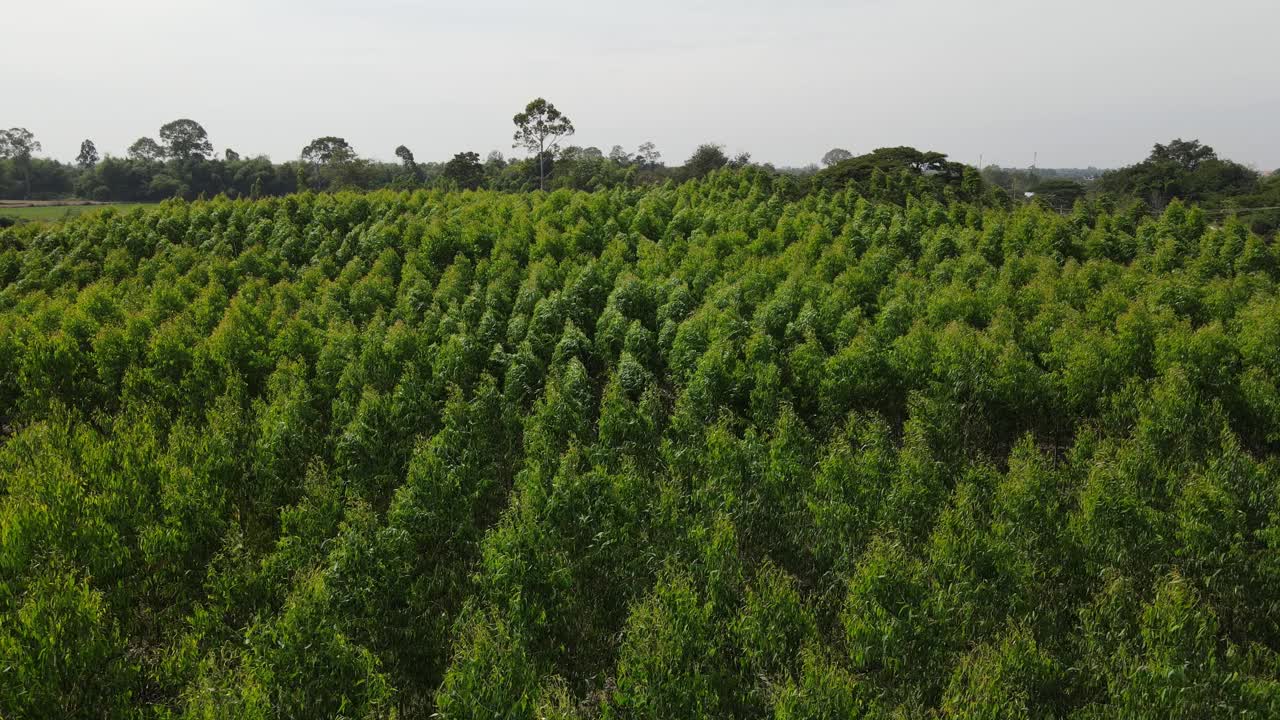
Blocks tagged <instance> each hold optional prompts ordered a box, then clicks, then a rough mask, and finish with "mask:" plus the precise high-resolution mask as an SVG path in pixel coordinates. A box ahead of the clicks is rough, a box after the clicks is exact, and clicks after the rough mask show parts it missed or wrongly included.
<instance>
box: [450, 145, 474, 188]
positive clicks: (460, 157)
mask: <svg viewBox="0 0 1280 720" xmlns="http://www.w3.org/2000/svg"><path fill="white" fill-rule="evenodd" d="M444 176H445V177H447V178H449V179H450V180H453V181H454V182H456V183H457V184H458V187H459V188H461V189H463V190H475V189H476V188H478V187H480V185H481V183H483V182H484V165H482V164H481V163H480V154H479V153H474V152H460V153H458V154H457V155H454V156H453V159H451V160H450V161H449V162H447V163H445V164H444Z"/></svg>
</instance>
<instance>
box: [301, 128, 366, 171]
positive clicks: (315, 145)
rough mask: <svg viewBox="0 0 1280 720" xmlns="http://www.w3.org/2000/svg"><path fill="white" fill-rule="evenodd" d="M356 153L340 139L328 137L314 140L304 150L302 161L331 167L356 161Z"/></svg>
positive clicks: (348, 144)
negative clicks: (330, 165) (334, 164)
mask: <svg viewBox="0 0 1280 720" xmlns="http://www.w3.org/2000/svg"><path fill="white" fill-rule="evenodd" d="M355 157H356V151H355V149H354V148H352V147H351V144H350V143H348V142H347V141H346V140H343V139H342V138H340V137H334V136H333V135H326V136H325V137H319V138H316V139H315V140H312V141H311V142H310V143H308V144H307V146H306V147H304V148H302V159H303V160H305V161H306V162H309V163H319V164H324V165H329V164H332V163H339V162H346V161H349V160H354V159H355Z"/></svg>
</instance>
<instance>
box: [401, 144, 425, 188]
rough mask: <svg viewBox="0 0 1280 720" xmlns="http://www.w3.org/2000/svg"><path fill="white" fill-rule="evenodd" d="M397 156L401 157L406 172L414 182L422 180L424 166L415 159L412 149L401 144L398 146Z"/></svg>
mask: <svg viewBox="0 0 1280 720" xmlns="http://www.w3.org/2000/svg"><path fill="white" fill-rule="evenodd" d="M396 157H398V158H400V164H401V166H403V167H404V171H405V174H407V175H408V176H409V177H411V178H413V180H414V182H422V167H421V166H419V165H418V163H417V162H416V161H415V160H414V159H413V151H412V150H410V149H409V148H407V147H405V146H404V145H401V146H399V147H397V148H396Z"/></svg>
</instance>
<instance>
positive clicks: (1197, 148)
mask: <svg viewBox="0 0 1280 720" xmlns="http://www.w3.org/2000/svg"><path fill="white" fill-rule="evenodd" d="M1217 159H1218V153H1217V151H1215V150H1214V149H1213V148H1211V147H1209V146H1208V145H1204V144H1201V142H1200V141H1199V140H1183V139H1182V138H1175V139H1174V140H1172V141H1171V142H1170V143H1169V144H1168V145H1161V144H1160V143H1156V145H1155V147H1154V148H1152V149H1151V157H1150V158H1149V160H1150V161H1152V162H1172V163H1176V164H1177V165H1180V166H1182V168H1183V169H1184V170H1187V171H1188V172H1192V171H1194V170H1195V169H1196V168H1197V167H1199V166H1200V163H1202V162H1204V161H1206V160H1217Z"/></svg>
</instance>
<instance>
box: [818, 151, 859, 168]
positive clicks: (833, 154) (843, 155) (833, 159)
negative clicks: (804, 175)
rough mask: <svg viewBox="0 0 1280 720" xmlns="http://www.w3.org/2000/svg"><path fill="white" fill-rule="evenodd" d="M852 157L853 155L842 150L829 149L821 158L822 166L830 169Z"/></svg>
mask: <svg viewBox="0 0 1280 720" xmlns="http://www.w3.org/2000/svg"><path fill="white" fill-rule="evenodd" d="M851 157H853V153H851V152H849V151H848V150H845V149H844V148H831V149H830V150H828V151H827V152H826V154H825V155H823V156H822V166H823V167H831V166H832V165H835V164H836V163H838V162H843V161H845V160H848V159H849V158H851Z"/></svg>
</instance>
